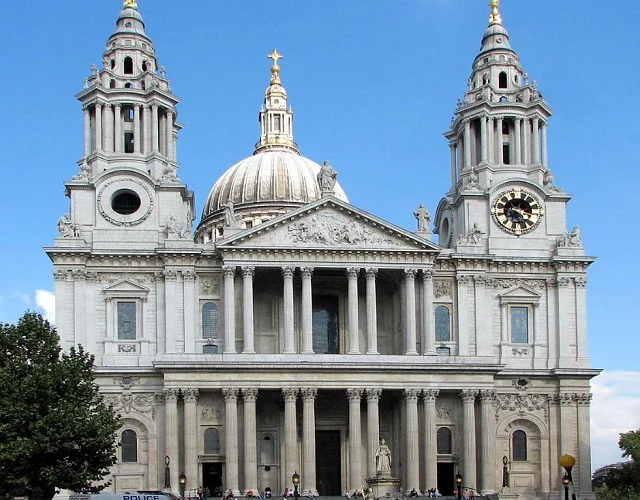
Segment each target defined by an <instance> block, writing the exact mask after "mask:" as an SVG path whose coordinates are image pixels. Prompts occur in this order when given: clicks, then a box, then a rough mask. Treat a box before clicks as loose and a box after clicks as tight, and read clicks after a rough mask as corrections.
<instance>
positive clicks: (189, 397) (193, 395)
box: [182, 389, 200, 403]
mask: <svg viewBox="0 0 640 500" xmlns="http://www.w3.org/2000/svg"><path fill="white" fill-rule="evenodd" d="M199 394H200V391H199V390H198V389H182V397H183V398H184V400H185V401H186V402H190V403H195V402H196V401H198V395H199Z"/></svg>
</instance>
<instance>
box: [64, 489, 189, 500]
mask: <svg viewBox="0 0 640 500" xmlns="http://www.w3.org/2000/svg"><path fill="white" fill-rule="evenodd" d="M177 498H178V497H176V496H175V495H174V494H172V493H165V492H147V491H134V492H132V493H129V492H127V493H94V494H79V493H78V494H75V495H71V496H70V497H69V500H177Z"/></svg>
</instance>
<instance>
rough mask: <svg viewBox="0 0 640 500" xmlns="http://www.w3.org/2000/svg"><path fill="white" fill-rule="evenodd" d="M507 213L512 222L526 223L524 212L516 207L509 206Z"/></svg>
mask: <svg viewBox="0 0 640 500" xmlns="http://www.w3.org/2000/svg"><path fill="white" fill-rule="evenodd" d="M506 215H507V217H508V218H509V219H511V221H512V222H518V223H524V212H523V211H521V210H519V209H517V208H515V207H508V208H507V210H506Z"/></svg>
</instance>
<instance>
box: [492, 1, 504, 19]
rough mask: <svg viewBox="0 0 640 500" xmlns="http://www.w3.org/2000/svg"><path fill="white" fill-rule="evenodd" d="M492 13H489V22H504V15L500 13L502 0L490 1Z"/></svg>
mask: <svg viewBox="0 0 640 500" xmlns="http://www.w3.org/2000/svg"><path fill="white" fill-rule="evenodd" d="M489 7H491V14H490V15H489V24H502V16H501V15H500V10H499V9H500V0H491V1H490V2H489Z"/></svg>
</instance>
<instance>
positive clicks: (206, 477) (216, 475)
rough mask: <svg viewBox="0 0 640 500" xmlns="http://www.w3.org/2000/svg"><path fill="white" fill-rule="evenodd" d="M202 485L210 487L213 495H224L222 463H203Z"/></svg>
mask: <svg viewBox="0 0 640 500" xmlns="http://www.w3.org/2000/svg"><path fill="white" fill-rule="evenodd" d="M202 483H203V484H202V487H203V488H204V487H205V486H208V487H209V493H210V494H211V496H214V497H219V496H222V493H223V492H222V463H220V462H217V463H208V464H202Z"/></svg>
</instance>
